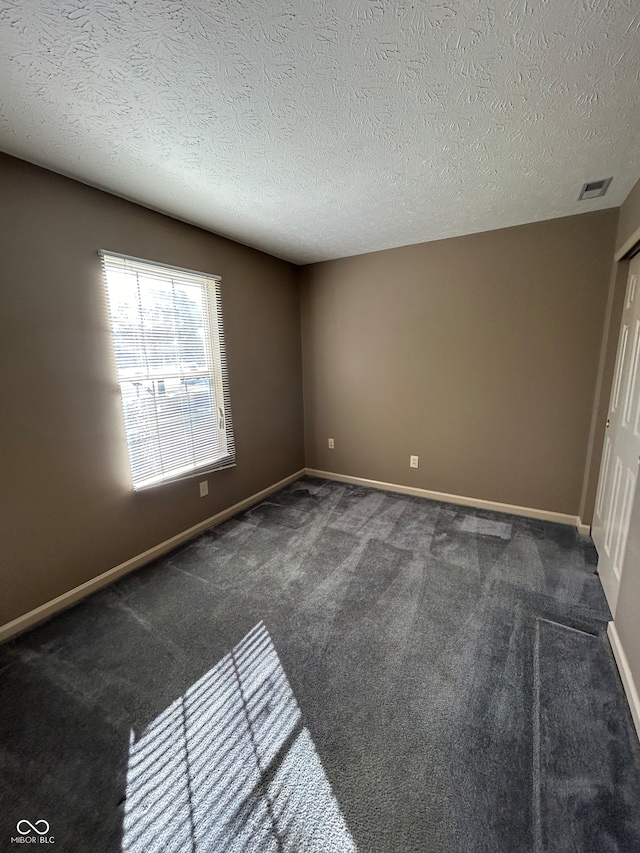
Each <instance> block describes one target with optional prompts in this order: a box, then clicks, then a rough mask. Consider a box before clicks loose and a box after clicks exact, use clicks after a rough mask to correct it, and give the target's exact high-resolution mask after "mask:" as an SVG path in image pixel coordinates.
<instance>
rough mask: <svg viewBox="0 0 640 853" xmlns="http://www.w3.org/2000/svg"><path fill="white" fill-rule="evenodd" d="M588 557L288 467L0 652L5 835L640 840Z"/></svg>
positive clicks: (571, 547) (417, 844)
mask: <svg viewBox="0 0 640 853" xmlns="http://www.w3.org/2000/svg"><path fill="white" fill-rule="evenodd" d="M595 559H596V555H595V551H594V550H593V546H592V545H591V544H590V542H589V541H588V540H586V539H583V538H581V537H579V536H578V534H577V532H576V531H575V530H573V529H572V528H568V527H562V526H557V525H553V524H548V523H545V522H538V521H532V520H529V519H524V518H517V517H513V516H506V515H499V514H496V513H491V512H485V511H480V510H472V509H468V508H464V507H454V506H451V505H448V504H440V503H435V502H431V501H425V500H421V499H418V498H411V497H406V496H401V495H393V494H388V493H383V492H378V491H373V490H367V489H362V488H358V487H354V486H346V485H342V484H337V483H329V482H325V481H321V480H316V479H311V478H305V479H303V480H301V481H298V482H297V483H294V484H292V485H291V486H290V487H288V488H287V489H285V490H283V491H282V492H279V493H278V494H277V495H274V496H273V497H271V498H270V499H269V500H268V501H266V502H265V503H263V504H261V505H260V506H258V507H256V508H254V509H252V510H250V511H248V512H247V513H245V514H243V515H241V516H238V517H237V518H235V519H232V520H230V521H228V522H227V523H225V524H223V525H221V526H220V527H217V528H215V529H213V530H212V531H210V532H208V533H206V534H204V535H203V536H201V537H200V538H199V539H197V540H195V541H193V542H191V543H189V544H187V545H186V546H184V547H182V548H181V549H179V550H177V551H174V552H173V553H171V554H170V555H168V556H166V557H165V558H163V559H161V560H158V561H157V562H156V563H154V564H153V565H150V566H148V567H146V568H144V569H142V570H140V571H138V572H136V573H134V574H132V575H129V576H128V577H126V578H124V579H122V580H121V581H119V582H118V583H116V584H114V585H113V586H111V587H109V588H107V589H105V590H103V591H101V592H100V593H97V594H96V595H94V596H92V597H91V598H89V599H87V600H85V601H84V602H82V603H81V604H79V605H77V606H76V607H74V608H72V609H71V610H68V611H67V612H65V613H63V614H61V615H59V616H58V617H56V618H55V619H52V620H51V621H50V622H48V623H46V624H44V625H42V626H40V627H39V628H37V629H35V630H33V631H31V632H30V633H28V634H25V635H24V636H22V637H20V638H18V639H16V640H14V641H13V642H11V643H9V644H6V645H5V646H3V647H2V648H0V690H1V705H0V735H1V746H0V849H2V850H5V849H6V850H9V849H13V850H15V849H17V847H16V845H15V844H12V843H11V837H15V836H16V835H17V833H16V829H15V827H16V824H17V823H18V821H20V820H29V821H30V822H31V823H33V824H35V823H36V821H39V820H46V821H48V822H49V824H50V835H52V836H54V837H55V850H57V851H59V853H60V851H71V853H77V851H95V853H101V851H131V853H134V851H135V853H141V852H142V851H145V853H151V851H164V853H176V852H177V851H191V853H193V851H198V853H201V851H215V853H222V851H225V853H226V851H234V853H236V851H238V853H239V852H240V851H252V853H253V851H256V853H258V851H259V853H271V851H274V853H304V851H309V853H311V851H317V852H318V853H333V851H336V853H337V851H356V850H357V851H359V853H368V851H371V853H387V851H389V853H392V852H393V853H396V851H397V853H411V851H450V852H451V853H459V851H491V852H493V851H496V853H497V851H500V853H503V851H504V853H520V851H533V853H540V851H550V853H555V851H589V853H597V852H598V851H603V853H604V851H607V853H608V851H624V852H625V853H632V851H640V748H639V745H638V741H637V739H636V737H635V733H634V731H633V725H632V722H631V716H630V713H629V709H628V707H627V705H626V702H625V699H624V695H623V692H622V687H621V684H620V681H619V677H618V674H617V670H616V667H615V663H614V660H613V657H612V654H611V650H610V648H609V645H608V641H607V638H606V634H605V630H606V622H607V620H608V619H609V618H610V616H609V612H608V609H607V606H606V603H605V600H604V597H603V594H602V590H601V587H600V584H599V581H598V579H597V577H596V576H594V574H593V571H594V567H595ZM23 826H24V825H23ZM41 826H42V824H41ZM23 849H24V848H23ZM39 849H42V848H41V847H40V848H39Z"/></svg>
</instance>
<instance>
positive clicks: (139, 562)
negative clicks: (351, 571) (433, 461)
mask: <svg viewBox="0 0 640 853" xmlns="http://www.w3.org/2000/svg"><path fill="white" fill-rule="evenodd" d="M304 473H305V472H304V469H302V470H300V471H296V473H295V474H290V475H289V476H288V477H285V478H284V480H280V481H279V482H278V483H274V484H273V485H272V486H268V487H267V488H266V489H262V491H260V492H256V493H255V494H254V495H251V496H250V497H248V498H245V499H244V500H242V501H240V502H239V503H237V504H234V505H233V506H230V507H228V508H227V509H223V510H222V512H218V513H216V515H212V516H211V517H210V518H206V519H205V520H204V521H200V522H199V523H198V524H194V525H193V527H190V528H189V529H188V530H183V532H182V533H178V534H177V535H176V536H172V537H171V538H170V539H167V540H166V541H164V542H161V543H160V544H159V545H154V546H153V548H149V549H148V550H147V551H144V552H143V553H142V554H138V555H137V556H136V557H132V558H131V559H130V560H127V561H126V562H124V563H121V564H120V565H119V566H115V567H114V568H113V569H108V571H106V572H103V573H102V574H101V575H98V576H97V577H95V578H91V580H88V581H86V582H85V583H83V584H80V586H76V587H75V588H74V589H70V590H69V591H68V592H65V593H63V594H62V595H59V596H58V597H57V598H54V599H52V600H51V601H47V602H46V604H41V605H40V607H36V608H35V609H34V610H30V611H29V612H28V613H25V614H24V615H23V616H19V617H18V618H17V619H14V620H13V621H12V622H7V623H6V624H5V625H1V626H0V642H3V641H4V640H8V639H9V638H10V637H13V636H15V635H16V634H20V633H22V632H23V631H26V630H27V628H31V627H32V626H33V625H35V624H37V623H38V622H42V621H43V620H44V619H48V618H49V617H50V616H53V615H54V614H55V613H58V612H59V611H61V610H65V609H66V608H67V607H69V606H70V605H72V604H75V602H76V601H79V600H80V599H81V598H85V597H86V596H87V595H91V593H92V592H96V590H98V589H100V588H101V587H103V586H107V585H108V584H110V583H112V582H113V581H114V580H116V579H117V578H119V577H122V575H126V574H128V573H129V572H132V571H133V570H134V569H138V568H140V566H143V565H145V563H150V562H151V560H155V559H156V557H160V556H161V555H162V554H166V552H167V551H171V549H172V548H176V547H177V546H178V545H181V544H182V543H183V542H186V541H187V540H188V539H193V538H194V536H198V535H199V534H200V533H202V532H203V531H205V530H208V529H209V528H210V527H214V526H215V525H216V524H221V523H222V522H223V521H226V520H227V519H228V518H231V516H233V515H237V514H238V513H239V512H243V511H244V510H245V509H248V508H249V507H250V506H253V505H254V504H257V503H260V501H261V500H263V499H264V498H266V497H268V495H271V494H273V493H274V492H277V491H279V490H280V489H283V488H284V487H285V486H287V485H289V483H292V482H293V481H294V480H298V479H299V478H300V477H302V476H303V475H304Z"/></svg>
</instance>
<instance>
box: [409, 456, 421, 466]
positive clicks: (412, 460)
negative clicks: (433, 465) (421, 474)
mask: <svg viewBox="0 0 640 853" xmlns="http://www.w3.org/2000/svg"><path fill="white" fill-rule="evenodd" d="M419 458H420V457H418V456H410V457H409V468H417V467H418V459H419Z"/></svg>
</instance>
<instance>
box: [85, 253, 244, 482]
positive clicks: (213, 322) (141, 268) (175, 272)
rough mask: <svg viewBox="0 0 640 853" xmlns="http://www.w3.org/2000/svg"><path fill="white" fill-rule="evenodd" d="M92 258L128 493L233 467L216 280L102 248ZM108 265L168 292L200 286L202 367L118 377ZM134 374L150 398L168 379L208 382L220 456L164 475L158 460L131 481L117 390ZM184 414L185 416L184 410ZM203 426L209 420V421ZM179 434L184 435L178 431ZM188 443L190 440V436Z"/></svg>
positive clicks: (132, 471) (127, 433) (124, 423)
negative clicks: (149, 389)
mask: <svg viewBox="0 0 640 853" xmlns="http://www.w3.org/2000/svg"><path fill="white" fill-rule="evenodd" d="M98 255H99V257H100V263H101V267H102V278H103V290H104V296H105V301H106V318H107V324H108V329H109V337H110V346H111V355H112V359H113V370H114V379H115V381H116V383H117V385H118V389H119V397H120V411H121V417H122V426H123V430H124V435H125V439H126V444H127V457H128V463H129V466H128V467H129V474H130V477H131V487H132V490H133V491H134V492H138V491H146V490H148V489H153V488H156V487H158V486H162V485H164V484H168V483H175V482H179V481H181V480H187V479H191V478H193V477H196V476H202V475H203V474H209V473H213V472H214V471H220V470H224V469H226V468H232V467H234V466H235V464H236V454H235V441H234V432H233V420H232V416H231V393H230V388H229V376H228V369H227V358H226V347H225V335H224V325H223V313H222V288H221V282H222V278H221V276H219V275H213V274H211V273H204V272H199V271H196V270H190V269H187V268H184V267H178V266H173V265H171V264H164V263H160V262H156V261H149V260H147V259H144V258H137V257H134V256H132V255H125V254H122V253H121V252H113V251H110V250H107V249H100V250H99V252H98ZM109 267H110V268H111V269H113V270H118V271H120V272H128V273H136V274H137V275H140V274H142V275H144V274H145V273H147V274H148V275H149V276H154V275H155V276H157V277H158V279H159V280H164V281H165V282H171V286H172V289H173V288H174V286H175V283H176V282H177V283H178V284H179V283H180V282H182V283H183V285H184V284H188V285H191V286H194V285H199V286H200V288H201V289H202V304H201V308H202V320H203V335H204V337H205V341H204V352H205V358H206V361H207V366H206V367H205V368H192V369H190V370H189V373H188V375H185V371H184V370H183V368H182V367H181V365H180V363H179V362H178V364H177V367H176V369H174V370H166V371H157V370H156V371H154V372H153V375H152V370H151V368H149V366H148V365H147V367H146V371H145V370H144V369H142V368H140V370H139V373H138V374H131V375H130V376H128V377H127V376H123V375H122V373H121V368H120V367H119V366H118V361H117V349H116V334H115V332H116V329H115V324H114V314H113V313H112V305H111V297H110V292H109V281H108V268H109ZM138 298H139V300H140V299H141V297H140V296H139V297H138ZM139 304H140V305H141V302H139ZM140 340H141V341H144V342H145V344H142V346H143V348H144V346H145V345H146V344H148V343H149V342H150V340H151V338H150V336H146V337H145V335H144V334H143V335H142V337H141V339H140ZM180 340H182V339H180ZM145 360H146V359H145ZM134 375H139V378H140V380H141V381H142V382H153V384H154V391H153V394H154V398H155V394H156V393H157V392H156V390H155V383H156V382H158V383H159V382H160V381H164V380H166V379H170V380H172V381H174V382H175V381H176V380H177V381H178V382H180V383H183V382H184V383H185V387H186V382H188V381H189V380H192V379H196V380H197V379H202V378H205V379H207V380H208V383H209V388H210V400H211V404H212V405H211V417H212V418H213V419H214V421H215V422H216V423H217V427H216V432H215V435H216V439H217V440H218V441H219V442H220V443H221V445H223V446H224V450H223V452H221V453H219V454H218V455H217V456H215V457H214V458H210V459H207V460H206V461H204V462H202V463H201V464H197V462H194V464H193V465H189V464H187V465H182V466H175V464H174V465H173V466H172V467H169V468H168V469H167V470H166V471H163V470H162V468H163V465H162V462H160V465H159V466H157V467H156V471H159V473H156V474H154V475H153V476H151V477H144V478H142V477H140V476H137V477H136V472H135V463H134V456H133V451H132V441H131V439H132V435H133V433H132V430H131V426H130V424H129V425H128V423H127V414H126V408H125V396H124V393H123V386H124V385H125V383H127V382H131V381H132V377H133V376H134ZM162 393H164V392H162ZM156 412H157V408H156ZM189 412H191V410H190V409H189ZM146 423H147V426H148V424H149V421H148V420H147V422H146ZM209 423H211V422H210V421H209ZM155 430H156V431H155V440H156V441H157V443H158V447H160V446H161V440H162V439H161V438H160V436H161V435H162V432H161V427H160V425H159V423H158V419H157V417H156V427H155ZM181 434H182V435H184V429H183V431H182V433H181ZM178 436H179V433H177V432H176V434H175V437H176V438H178ZM165 440H166V434H165ZM192 441H194V439H193V433H192ZM194 447H195V444H194ZM194 456H195V450H194Z"/></svg>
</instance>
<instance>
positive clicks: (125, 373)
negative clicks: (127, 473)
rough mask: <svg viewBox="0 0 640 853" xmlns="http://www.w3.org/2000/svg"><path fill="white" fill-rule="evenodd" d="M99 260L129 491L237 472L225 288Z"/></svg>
mask: <svg viewBox="0 0 640 853" xmlns="http://www.w3.org/2000/svg"><path fill="white" fill-rule="evenodd" d="M100 256H101V258H102V265H103V270H104V279H105V287H106V291H107V301H108V305H109V314H110V320H111V330H112V335H113V346H114V352H115V361H116V368H117V373H118V381H119V383H120V394H121V397H122V412H123V416H124V425H125V431H126V435H127V444H128V448H129V461H130V463H131V476H132V479H133V488H134V489H136V490H137V489H143V488H146V487H148V486H152V485H155V484H157V483H161V482H164V481H167V480H177V479H181V478H184V477H188V476H190V475H191V474H193V473H195V472H198V473H204V472H206V471H213V470H215V469H218V468H227V467H229V466H231V465H234V464H235V448H234V443H233V428H232V422H231V404H230V398H229V383H228V378H227V365H226V359H225V350H224V334H223V327H222V307H221V300H220V278H219V277H218V276H212V275H206V274H204V273H196V272H190V271H188V270H181V269H176V268H173V267H167V266H165V265H163V264H153V263H150V262H148V261H141V260H138V259H137V258H130V257H127V256H126V255H116V254H111V253H109V252H100Z"/></svg>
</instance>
